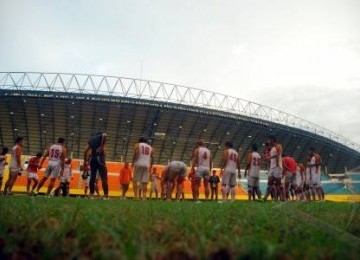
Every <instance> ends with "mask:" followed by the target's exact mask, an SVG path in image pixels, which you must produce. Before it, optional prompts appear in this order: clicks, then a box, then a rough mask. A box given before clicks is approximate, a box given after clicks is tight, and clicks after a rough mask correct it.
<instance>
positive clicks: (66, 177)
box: [60, 175, 71, 182]
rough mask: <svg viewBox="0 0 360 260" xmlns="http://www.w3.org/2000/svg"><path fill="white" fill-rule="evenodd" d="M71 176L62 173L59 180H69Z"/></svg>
mask: <svg viewBox="0 0 360 260" xmlns="http://www.w3.org/2000/svg"><path fill="white" fill-rule="evenodd" d="M70 181H71V177H70V176H69V175H63V176H61V177H60V182H70Z"/></svg>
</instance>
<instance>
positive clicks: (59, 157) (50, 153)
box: [35, 137, 67, 195]
mask: <svg viewBox="0 0 360 260" xmlns="http://www.w3.org/2000/svg"><path fill="white" fill-rule="evenodd" d="M64 143H65V139H64V138H62V137H60V138H59V139H58V142H57V143H56V144H53V145H51V146H50V148H49V149H48V150H47V151H46V153H45V155H44V157H43V158H42V160H41V162H40V165H39V169H40V168H41V167H42V165H43V163H44V161H45V159H46V158H47V157H49V162H48V166H47V167H46V170H45V174H44V177H43V178H42V179H41V180H40V182H39V184H38V186H37V189H36V191H35V194H37V193H39V191H40V189H41V187H42V186H43V185H44V183H45V182H46V181H47V179H48V178H50V183H49V186H48V190H47V192H46V195H50V192H51V190H52V188H53V187H54V183H55V181H56V177H57V176H58V175H59V174H60V173H61V172H62V171H63V169H64V162H65V157H66V154H67V150H66V147H65V145H64Z"/></svg>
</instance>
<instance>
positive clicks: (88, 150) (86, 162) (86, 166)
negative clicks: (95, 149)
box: [84, 145, 91, 171]
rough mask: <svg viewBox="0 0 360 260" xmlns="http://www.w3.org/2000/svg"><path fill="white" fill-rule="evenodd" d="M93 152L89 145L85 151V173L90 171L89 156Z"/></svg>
mask: <svg viewBox="0 0 360 260" xmlns="http://www.w3.org/2000/svg"><path fill="white" fill-rule="evenodd" d="M90 150H91V147H90V145H87V146H86V148H85V150H84V171H88V170H89V167H88V165H89V162H88V154H89V152H90Z"/></svg>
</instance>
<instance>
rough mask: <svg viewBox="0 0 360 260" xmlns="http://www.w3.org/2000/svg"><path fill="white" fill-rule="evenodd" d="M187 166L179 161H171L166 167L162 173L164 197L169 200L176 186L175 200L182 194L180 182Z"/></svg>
mask: <svg viewBox="0 0 360 260" xmlns="http://www.w3.org/2000/svg"><path fill="white" fill-rule="evenodd" d="M186 172H187V166H186V164H185V163H184V162H181V161H172V162H170V163H169V164H168V165H167V166H166V168H165V173H164V188H165V190H166V199H167V200H171V193H172V191H173V190H174V188H175V186H176V187H177V188H176V200H180V195H181V194H182V187H183V185H182V183H183V182H184V180H185V177H186Z"/></svg>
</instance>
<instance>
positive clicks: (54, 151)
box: [50, 149, 60, 158]
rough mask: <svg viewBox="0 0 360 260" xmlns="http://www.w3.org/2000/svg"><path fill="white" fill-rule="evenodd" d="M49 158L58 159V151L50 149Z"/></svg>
mask: <svg viewBox="0 0 360 260" xmlns="http://www.w3.org/2000/svg"><path fill="white" fill-rule="evenodd" d="M50 157H51V158H59V157H60V151H59V150H57V149H51V150H50Z"/></svg>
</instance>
